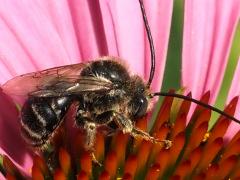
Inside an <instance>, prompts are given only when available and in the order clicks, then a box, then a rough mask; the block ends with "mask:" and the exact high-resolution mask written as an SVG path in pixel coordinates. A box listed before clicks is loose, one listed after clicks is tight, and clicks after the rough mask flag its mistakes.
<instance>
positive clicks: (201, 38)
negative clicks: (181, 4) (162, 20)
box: [182, 0, 240, 103]
mask: <svg viewBox="0 0 240 180" xmlns="http://www.w3.org/2000/svg"><path fill="white" fill-rule="evenodd" d="M185 4H186V5H185V17H184V18H185V19H184V39H183V40H184V42H183V55H182V58H183V62H182V85H183V86H184V87H186V88H187V90H191V91H192V94H193V97H194V98H199V97H200V95H201V94H202V93H204V92H206V91H208V90H211V95H212V96H211V99H210V103H213V102H214V101H215V98H216V96H217V94H218V91H219V88H220V85H221V82H222V79H223V76H224V70H225V67H226V63H227V59H228V54H229V48H230V45H231V41H232V37H233V34H234V29H235V27H236V25H237V22H238V18H239V12H240V11H239V9H240V1H239V0H223V1H218V0H214V1H208V0H203V1H196V0H186V1H185Z"/></svg>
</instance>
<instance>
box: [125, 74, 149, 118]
mask: <svg viewBox="0 0 240 180" xmlns="http://www.w3.org/2000/svg"><path fill="white" fill-rule="evenodd" d="M132 84H134V86H133V88H132V93H131V94H132V95H131V100H130V101H129V109H131V114H130V116H131V117H132V119H134V120H136V119H138V118H140V117H142V116H144V115H145V114H146V113H147V110H148V106H149V102H148V99H147V96H148V88H147V87H146V85H145V83H144V82H143V81H142V79H141V78H140V77H138V76H134V77H133V78H132Z"/></svg>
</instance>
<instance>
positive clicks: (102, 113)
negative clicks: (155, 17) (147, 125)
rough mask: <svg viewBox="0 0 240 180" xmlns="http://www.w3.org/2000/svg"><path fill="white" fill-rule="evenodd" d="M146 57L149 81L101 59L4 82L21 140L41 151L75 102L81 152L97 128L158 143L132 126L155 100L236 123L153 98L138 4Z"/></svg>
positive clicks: (89, 147)
mask: <svg viewBox="0 0 240 180" xmlns="http://www.w3.org/2000/svg"><path fill="white" fill-rule="evenodd" d="M139 3H140V7H141V12H142V15H143V20H144V25H145V29H146V32H147V36H148V40H149V44H150V51H151V71H150V75H149V80H148V81H147V83H146V82H144V80H143V79H142V78H141V77H140V76H137V75H130V73H129V72H128V71H127V69H126V68H125V67H124V66H123V65H122V64H121V63H119V62H120V61H122V60H121V59H120V58H116V57H110V56H106V57H102V58H99V59H97V60H95V61H92V62H89V63H85V64H83V63H79V64H73V65H66V66H60V67H55V68H51V69H46V70H43V71H38V72H33V73H28V74H24V75H20V76H18V77H15V78H13V79H12V80H9V81H8V82H6V83H5V84H4V85H3V87H2V88H3V90H4V91H5V92H6V93H7V94H14V95H20V96H26V97H27V98H26V101H25V102H24V104H23V107H22V109H21V129H22V134H23V137H24V139H25V140H26V141H27V142H28V143H29V144H30V145H31V146H34V147H41V146H44V145H45V144H46V143H48V142H49V141H50V139H51V138H52V136H53V134H54V132H55V131H56V130H57V129H58V127H59V126H60V125H61V124H62V122H63V121H64V117H65V115H66V113H67V112H68V110H69V108H70V106H71V105H72V104H73V103H74V102H77V103H78V104H77V111H76V114H75V121H76V125H77V126H78V127H79V128H82V129H84V130H85V132H86V142H85V148H86V149H87V150H93V145H94V142H95V137H96V132H97V129H98V128H101V127H106V128H107V129H108V131H109V133H111V132H115V131H116V130H121V131H122V132H123V133H129V134H130V135H131V136H133V137H137V136H140V137H142V138H144V139H146V140H149V141H151V142H154V143H155V142H157V143H164V144H166V145H167V146H168V145H169V144H170V141H168V140H157V139H155V138H154V137H152V136H150V135H149V134H148V133H147V132H144V131H142V130H140V129H138V128H136V127H135V123H136V120H137V119H138V118H140V117H142V116H144V115H146V113H147V112H148V111H149V109H150V108H149V104H150V103H151V99H152V98H153V97H155V96H171V97H177V98H181V99H185V100H188V101H192V102H194V103H196V104H199V105H201V106H203V107H206V108H209V109H211V110H213V111H216V112H218V113H220V114H222V115H224V116H226V117H228V118H229V119H232V120H234V121H236V122H238V123H239V121H238V120H237V119H235V118H234V117H232V116H230V115H228V114H226V113H225V112H223V111H221V110H218V109H217V108H214V107H212V106H210V105H208V104H205V103H203V102H200V101H198V100H195V99H192V98H191V97H188V96H184V95H180V94H175V93H164V92H156V93H151V91H150V86H151V82H152V80H153V77H154V72H155V51H154V45H153V40H152V36H151V31H150V27H149V25H148V21H147V17H146V13H145V9H144V6H143V2H142V0H139Z"/></svg>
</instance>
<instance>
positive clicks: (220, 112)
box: [151, 92, 240, 124]
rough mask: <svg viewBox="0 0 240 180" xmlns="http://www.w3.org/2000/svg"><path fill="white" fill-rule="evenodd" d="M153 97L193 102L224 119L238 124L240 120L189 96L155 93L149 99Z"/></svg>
mask: <svg viewBox="0 0 240 180" xmlns="http://www.w3.org/2000/svg"><path fill="white" fill-rule="evenodd" d="M154 96H168V97H176V98H179V99H184V100H187V101H191V102H194V103H196V104H198V105H200V106H202V107H205V108H207V109H210V110H212V111H215V112H217V113H219V114H221V115H223V116H225V117H226V118H228V119H231V120H233V121H234V122H236V123H238V124H240V120H238V119H236V118H235V117H233V116H231V115H229V114H227V113H225V112H224V111H221V110H220V109H218V108H216V107H213V106H211V105H209V104H206V103H204V102H201V101H198V100H196V99H193V98H191V97H189V96H184V95H181V94H175V93H171V92H156V93H153V94H151V97H154Z"/></svg>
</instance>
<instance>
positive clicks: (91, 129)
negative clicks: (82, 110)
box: [83, 121, 97, 151]
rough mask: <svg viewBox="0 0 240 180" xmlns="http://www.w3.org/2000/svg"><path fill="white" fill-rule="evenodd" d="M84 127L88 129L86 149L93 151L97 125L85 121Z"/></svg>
mask: <svg viewBox="0 0 240 180" xmlns="http://www.w3.org/2000/svg"><path fill="white" fill-rule="evenodd" d="M83 128H84V130H85V131H86V140H85V149H86V150H90V151H92V150H93V147H94V143H95V139H96V133H97V126H96V124H95V123H94V122H89V121H85V123H84V126H83Z"/></svg>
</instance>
